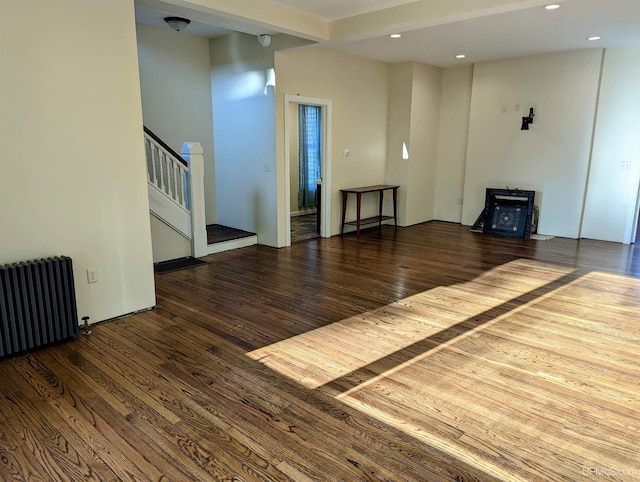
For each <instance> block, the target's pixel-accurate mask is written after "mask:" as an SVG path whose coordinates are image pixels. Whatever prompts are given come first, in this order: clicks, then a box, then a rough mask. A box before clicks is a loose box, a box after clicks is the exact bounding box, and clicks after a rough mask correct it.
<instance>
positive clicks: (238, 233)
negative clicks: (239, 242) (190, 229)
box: [207, 224, 255, 244]
mask: <svg viewBox="0 0 640 482" xmlns="http://www.w3.org/2000/svg"><path fill="white" fill-rule="evenodd" d="M254 235H255V233H250V232H249V231H244V230H242V229H236V228H230V227H229V226H223V225H222V224H208V225H207V244H215V243H222V242H224V241H233V240H235V239H241V238H246V237H247V236H254Z"/></svg>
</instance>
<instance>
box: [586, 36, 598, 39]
mask: <svg viewBox="0 0 640 482" xmlns="http://www.w3.org/2000/svg"><path fill="white" fill-rule="evenodd" d="M587 40H600V37H598V36H595V37H589V38H588V39H587Z"/></svg>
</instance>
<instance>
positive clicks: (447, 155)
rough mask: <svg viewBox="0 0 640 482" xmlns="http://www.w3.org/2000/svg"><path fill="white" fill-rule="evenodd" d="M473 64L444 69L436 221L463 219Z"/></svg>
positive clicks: (457, 221) (458, 220) (457, 220)
mask: <svg viewBox="0 0 640 482" xmlns="http://www.w3.org/2000/svg"><path fill="white" fill-rule="evenodd" d="M472 84H473V65H464V66H462V67H453V68H449V69H444V71H443V72H442V104H441V109H440V134H439V138H438V166H437V176H436V200H435V213H434V217H435V219H439V220H441V221H450V222H454V223H459V222H460V221H461V220H462V204H461V203H459V200H460V199H463V197H464V172H465V168H466V161H467V139H468V136H469V108H470V105H471V87H472Z"/></svg>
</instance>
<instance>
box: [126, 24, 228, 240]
mask: <svg viewBox="0 0 640 482" xmlns="http://www.w3.org/2000/svg"><path fill="white" fill-rule="evenodd" d="M136 30H137V37H138V57H139V66H140V88H141V92H142V116H143V119H144V123H145V125H146V126H147V127H148V128H149V129H151V130H152V131H153V132H154V133H155V134H156V135H158V136H159V137H160V138H161V139H162V140H163V141H164V142H166V143H167V144H168V145H169V146H170V147H171V148H172V149H173V150H174V151H176V152H177V153H178V154H179V153H180V149H181V148H182V144H183V143H184V142H199V143H200V145H201V146H202V148H203V150H204V166H205V168H204V184H205V185H204V197H205V214H206V222H207V224H215V223H216V189H215V184H216V179H215V166H214V160H213V120H212V110H211V67H210V65H209V41H208V40H207V39H204V38H199V37H193V36H191V35H188V34H185V33H184V32H174V31H172V30H163V29H158V28H153V27H147V26H144V25H137V26H136ZM156 244H157V243H156V242H155V241H154V247H155V245H156Z"/></svg>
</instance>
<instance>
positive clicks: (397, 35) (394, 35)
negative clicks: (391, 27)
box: [389, 33, 402, 38]
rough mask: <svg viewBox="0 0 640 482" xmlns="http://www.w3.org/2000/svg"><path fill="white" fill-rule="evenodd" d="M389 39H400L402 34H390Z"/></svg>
mask: <svg viewBox="0 0 640 482" xmlns="http://www.w3.org/2000/svg"><path fill="white" fill-rule="evenodd" d="M389 37H391V38H400V37H402V34H401V33H392V34H391V35H389Z"/></svg>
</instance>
